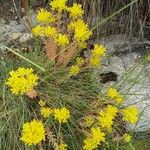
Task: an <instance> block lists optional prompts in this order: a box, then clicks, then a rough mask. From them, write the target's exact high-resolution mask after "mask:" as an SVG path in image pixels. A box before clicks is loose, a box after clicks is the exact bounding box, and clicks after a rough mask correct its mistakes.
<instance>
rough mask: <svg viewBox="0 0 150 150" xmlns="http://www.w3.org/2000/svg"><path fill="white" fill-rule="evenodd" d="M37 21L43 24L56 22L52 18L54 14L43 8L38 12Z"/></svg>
mask: <svg viewBox="0 0 150 150" xmlns="http://www.w3.org/2000/svg"><path fill="white" fill-rule="evenodd" d="M36 20H37V21H39V22H42V23H46V24H47V23H51V22H54V21H55V19H54V18H53V17H52V14H51V13H50V12H48V11H47V10H46V9H44V8H41V9H40V10H39V11H38V14H37V17H36Z"/></svg>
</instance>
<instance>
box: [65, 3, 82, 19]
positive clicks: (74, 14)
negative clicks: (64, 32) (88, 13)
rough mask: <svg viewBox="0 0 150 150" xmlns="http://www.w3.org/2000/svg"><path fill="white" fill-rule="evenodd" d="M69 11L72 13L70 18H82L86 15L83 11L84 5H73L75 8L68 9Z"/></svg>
mask: <svg viewBox="0 0 150 150" xmlns="http://www.w3.org/2000/svg"><path fill="white" fill-rule="evenodd" d="M67 10H68V11H69V13H70V17H74V18H76V17H81V16H82V15H83V14H84V11H83V9H82V5H80V4H76V3H73V6H72V7H69V8H67Z"/></svg>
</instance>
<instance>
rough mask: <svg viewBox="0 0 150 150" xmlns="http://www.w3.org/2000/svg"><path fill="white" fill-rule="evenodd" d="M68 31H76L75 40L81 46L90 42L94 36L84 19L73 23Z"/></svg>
mask: <svg viewBox="0 0 150 150" xmlns="http://www.w3.org/2000/svg"><path fill="white" fill-rule="evenodd" d="M68 29H69V30H74V39H75V40H76V41H78V42H79V43H80V44H81V43H84V42H85V41H86V40H88V39H89V38H90V36H91V34H92V31H91V30H89V28H88V25H87V24H85V23H84V21H83V20H82V19H78V20H77V21H74V22H71V23H70V24H69V25H68Z"/></svg>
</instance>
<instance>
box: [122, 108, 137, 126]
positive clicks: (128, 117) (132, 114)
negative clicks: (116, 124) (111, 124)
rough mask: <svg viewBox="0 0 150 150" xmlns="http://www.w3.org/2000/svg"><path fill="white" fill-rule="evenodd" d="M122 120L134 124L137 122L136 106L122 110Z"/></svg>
mask: <svg viewBox="0 0 150 150" xmlns="http://www.w3.org/2000/svg"><path fill="white" fill-rule="evenodd" d="M122 113H123V120H124V121H127V122H129V123H132V124H135V123H136V122H137V121H138V116H139V110H138V108H137V107H136V106H128V107H126V108H124V109H123V110H122Z"/></svg>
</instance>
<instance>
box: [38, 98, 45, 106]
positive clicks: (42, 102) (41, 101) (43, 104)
mask: <svg viewBox="0 0 150 150" xmlns="http://www.w3.org/2000/svg"><path fill="white" fill-rule="evenodd" d="M38 104H39V105H40V106H41V107H44V106H45V104H46V101H44V100H42V99H41V100H40V101H39V102H38Z"/></svg>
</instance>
